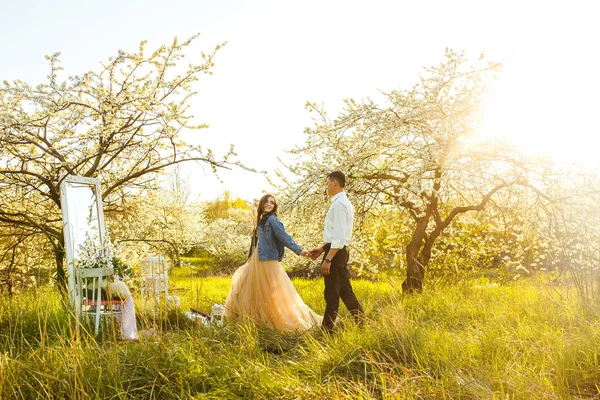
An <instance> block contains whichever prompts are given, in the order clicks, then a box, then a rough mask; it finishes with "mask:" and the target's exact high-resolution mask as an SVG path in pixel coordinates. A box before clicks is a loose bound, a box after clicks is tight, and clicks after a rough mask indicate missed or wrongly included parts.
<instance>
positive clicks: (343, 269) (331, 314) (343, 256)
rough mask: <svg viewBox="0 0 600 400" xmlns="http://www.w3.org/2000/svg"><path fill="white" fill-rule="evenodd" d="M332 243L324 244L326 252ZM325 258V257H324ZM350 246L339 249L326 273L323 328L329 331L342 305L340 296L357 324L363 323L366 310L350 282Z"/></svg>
mask: <svg viewBox="0 0 600 400" xmlns="http://www.w3.org/2000/svg"><path fill="white" fill-rule="evenodd" d="M330 247H331V245H329V244H326V245H325V246H324V250H325V252H324V254H325V256H327V252H328V251H329V248H330ZM323 258H325V257H323ZM348 259H349V253H348V248H347V247H345V246H344V248H342V249H339V250H338V252H337V253H336V254H335V256H334V257H333V259H332V260H331V265H330V268H329V275H325V276H324V278H325V304H326V306H325V314H324V315H323V329H325V330H326V331H328V332H331V331H332V330H333V324H334V323H335V319H336V317H337V314H338V309H339V307H340V298H341V299H342V301H343V302H344V305H345V306H346V308H347V309H348V311H350V313H351V314H352V316H353V317H354V319H355V320H356V322H357V324H359V325H361V322H362V319H363V317H364V312H363V309H362V307H361V306H360V303H359V302H358V299H357V298H356V295H355V294H354V291H353V290H352V285H351V284H350V272H349V271H348Z"/></svg>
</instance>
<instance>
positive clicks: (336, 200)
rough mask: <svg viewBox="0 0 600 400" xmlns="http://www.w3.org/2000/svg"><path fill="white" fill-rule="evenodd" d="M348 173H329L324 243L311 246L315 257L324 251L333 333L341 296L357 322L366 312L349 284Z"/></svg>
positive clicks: (327, 322)
mask: <svg viewBox="0 0 600 400" xmlns="http://www.w3.org/2000/svg"><path fill="white" fill-rule="evenodd" d="M345 186H346V177H345V176H344V174H343V173H342V172H340V171H334V172H332V173H330V174H329V175H327V194H328V195H329V196H330V197H331V206H330V207H329V211H327V216H326V217H325V229H324V233H323V241H324V242H325V243H324V244H323V246H321V247H316V248H314V249H312V250H311V256H312V259H313V260H314V259H316V258H317V257H318V256H319V255H320V254H321V253H325V256H324V257H323V261H322V262H321V272H322V274H323V276H324V278H325V303H326V307H325V314H324V315H323V330H324V331H326V332H328V333H331V332H332V331H333V324H334V323H335V319H336V317H337V314H338V309H339V305H340V298H341V299H342V301H343V302H344V304H345V305H346V308H347V309H348V311H350V313H351V314H352V316H353V317H354V319H355V320H356V322H357V323H358V324H359V325H360V324H361V322H362V319H363V318H364V312H363V309H362V307H361V306H360V304H359V302H358V300H357V299H356V295H355V294H354V291H353V290H352V285H351V284H350V272H349V271H348V258H349V254H348V245H349V244H350V241H351V240H352V225H353V224H354V207H352V204H351V203H350V201H349V200H348V198H347V197H346V192H344V187H345Z"/></svg>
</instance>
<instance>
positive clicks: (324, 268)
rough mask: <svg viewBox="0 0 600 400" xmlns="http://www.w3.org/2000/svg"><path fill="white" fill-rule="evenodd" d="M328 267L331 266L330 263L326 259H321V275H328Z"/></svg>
mask: <svg viewBox="0 0 600 400" xmlns="http://www.w3.org/2000/svg"><path fill="white" fill-rule="evenodd" d="M330 267H331V263H329V262H327V261H323V262H322V263H321V273H322V274H323V276H327V275H329V268H330Z"/></svg>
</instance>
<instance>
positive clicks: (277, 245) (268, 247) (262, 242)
mask: <svg viewBox="0 0 600 400" xmlns="http://www.w3.org/2000/svg"><path fill="white" fill-rule="evenodd" d="M257 231H258V259H259V260H278V261H281V259H282V258H283V250H284V246H285V247H287V248H289V249H290V250H292V251H293V252H294V253H296V254H300V253H301V252H302V248H301V247H300V246H298V245H297V244H296V242H294V239H292V237H291V236H290V235H288V234H287V233H286V232H285V229H284V227H283V224H282V223H281V221H279V218H277V217H276V216H275V215H269V217H267V220H266V221H265V224H264V226H263V225H262V224H258V229H257Z"/></svg>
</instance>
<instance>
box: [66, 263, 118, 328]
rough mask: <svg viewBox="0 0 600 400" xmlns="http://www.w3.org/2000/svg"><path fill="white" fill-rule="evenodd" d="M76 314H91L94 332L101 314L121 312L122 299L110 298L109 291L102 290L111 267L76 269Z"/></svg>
mask: <svg viewBox="0 0 600 400" xmlns="http://www.w3.org/2000/svg"><path fill="white" fill-rule="evenodd" d="M76 271H77V273H76V279H77V282H76V286H77V301H76V303H75V306H76V308H77V314H78V315H79V316H81V317H83V316H84V315H86V316H93V317H94V319H95V323H94V327H95V328H94V333H96V334H97V333H98V330H99V328H100V317H101V316H102V315H110V316H117V315H119V314H121V312H122V304H123V300H120V299H114V300H113V299H112V298H111V295H110V292H109V291H106V290H104V287H108V285H106V283H107V282H109V279H110V277H111V276H112V275H113V273H114V270H113V268H79V269H77V270H76Z"/></svg>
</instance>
